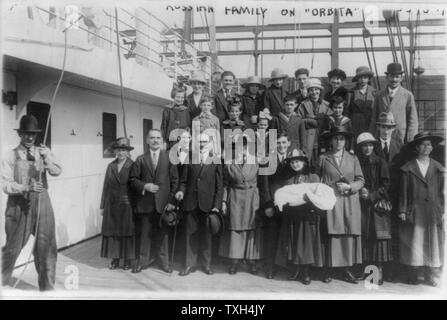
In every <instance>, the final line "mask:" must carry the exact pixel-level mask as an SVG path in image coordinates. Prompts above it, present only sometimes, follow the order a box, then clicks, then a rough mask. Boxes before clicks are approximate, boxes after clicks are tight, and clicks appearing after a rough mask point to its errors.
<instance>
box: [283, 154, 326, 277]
mask: <svg viewBox="0 0 447 320" xmlns="http://www.w3.org/2000/svg"><path fill="white" fill-rule="evenodd" d="M279 182H280V186H281V187H283V186H287V185H296V184H301V183H317V182H320V178H319V177H318V175H316V174H313V173H310V171H309V160H308V158H307V156H306V154H305V153H304V152H303V151H301V150H298V149H293V150H291V152H289V153H288V154H287V158H286V167H285V168H284V169H283V170H282V172H280V178H279ZM320 215H321V211H320V210H319V209H318V208H317V207H316V206H314V205H313V204H312V202H311V201H310V200H308V201H307V203H306V204H304V205H301V206H289V205H285V206H284V207H283V222H282V224H281V232H280V239H279V246H278V250H279V252H278V254H277V257H281V258H285V259H284V260H286V261H287V262H288V263H291V264H293V265H294V270H293V271H292V273H291V275H290V277H289V280H299V281H301V282H302V283H303V284H305V285H309V284H310V282H311V276H310V267H312V266H313V267H322V266H323V250H322V245H321V243H322V242H321V237H320ZM277 263H278V264H280V265H287V263H286V262H285V261H280V259H278V261H277Z"/></svg>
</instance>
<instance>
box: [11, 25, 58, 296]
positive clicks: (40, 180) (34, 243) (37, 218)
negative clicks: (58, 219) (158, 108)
mask: <svg viewBox="0 0 447 320" xmlns="http://www.w3.org/2000/svg"><path fill="white" fill-rule="evenodd" d="M63 32H64V56H63V59H62V67H61V73H60V76H59V80H58V81H57V84H56V88H55V89H54V92H53V96H52V98H51V104H50V109H49V111H48V116H47V123H46V125H45V132H44V138H43V141H42V144H43V145H45V146H46V144H47V138H48V130H49V127H50V120H51V113H52V111H53V108H54V107H55V102H56V96H57V93H58V92H59V88H60V86H61V83H62V79H63V78H64V73H65V64H66V59H67V29H65V30H64V31H63ZM42 175H43V166H42V165H41V166H40V168H39V182H42ZM39 222H40V194H38V199H37V212H36V226H35V228H34V239H33V244H32V246H31V248H32V249H31V251H30V253H29V255H28V259H27V260H26V263H25V266H24V268H23V269H22V272H21V273H20V275H19V276H18V277H17V280H16V282H15V283H14V285H13V286H12V287H13V288H16V287H17V285H18V284H19V283H20V281H22V278H23V275H24V274H25V272H26V269H27V268H28V265H29V264H30V263H31V257H32V255H33V253H34V250H35V248H36V244H37V237H38V234H39V233H38V232H39Z"/></svg>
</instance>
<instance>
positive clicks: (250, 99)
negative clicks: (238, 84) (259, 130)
mask: <svg viewBox="0 0 447 320" xmlns="http://www.w3.org/2000/svg"><path fill="white" fill-rule="evenodd" d="M242 87H243V88H244V89H245V91H244V94H243V95H242V97H241V99H242V111H243V113H242V119H243V120H244V122H245V126H246V127H247V128H251V129H255V128H256V124H257V122H258V114H259V112H260V111H261V109H262V103H263V101H262V99H263V97H262V95H261V93H260V92H259V91H260V90H263V91H264V90H265V86H264V85H263V84H262V81H261V78H260V77H257V76H251V77H249V78H248V79H247V81H246V82H245V83H244V84H243V85H242Z"/></svg>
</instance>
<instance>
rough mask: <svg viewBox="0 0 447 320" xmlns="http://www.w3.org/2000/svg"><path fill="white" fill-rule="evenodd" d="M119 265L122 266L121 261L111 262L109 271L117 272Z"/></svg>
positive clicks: (113, 260)
mask: <svg viewBox="0 0 447 320" xmlns="http://www.w3.org/2000/svg"><path fill="white" fill-rule="evenodd" d="M119 264H120V259H112V261H111V262H110V265H109V269H110V270H115V269H116V268H118V266H119Z"/></svg>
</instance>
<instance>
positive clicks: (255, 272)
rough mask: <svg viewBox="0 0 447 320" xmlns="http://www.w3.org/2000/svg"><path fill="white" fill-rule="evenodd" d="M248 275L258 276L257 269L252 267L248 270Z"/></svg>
mask: <svg viewBox="0 0 447 320" xmlns="http://www.w3.org/2000/svg"><path fill="white" fill-rule="evenodd" d="M250 273H251V274H253V275H257V274H258V268H257V267H256V266H255V265H252V266H251V268H250Z"/></svg>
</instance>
